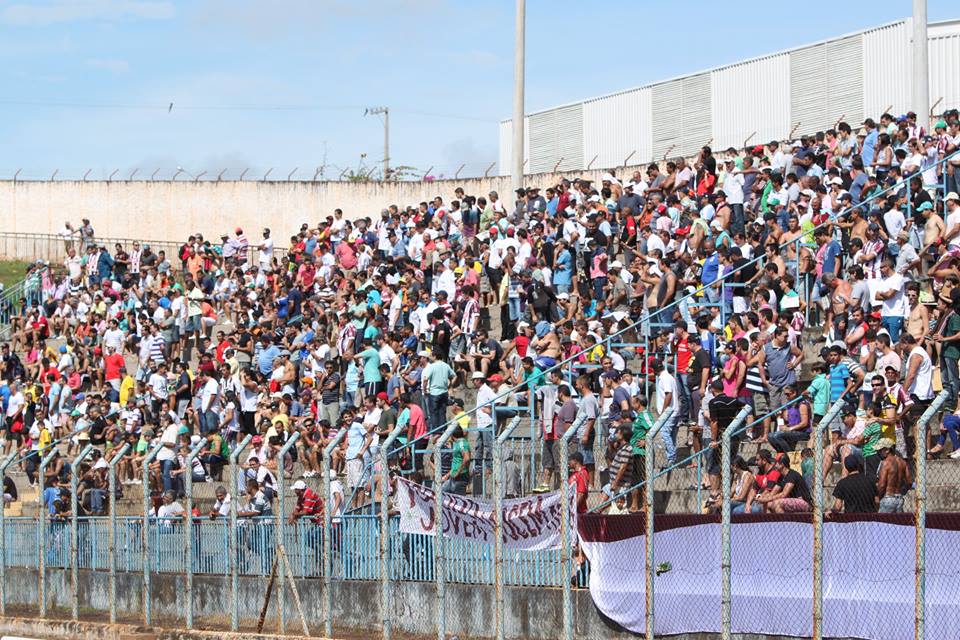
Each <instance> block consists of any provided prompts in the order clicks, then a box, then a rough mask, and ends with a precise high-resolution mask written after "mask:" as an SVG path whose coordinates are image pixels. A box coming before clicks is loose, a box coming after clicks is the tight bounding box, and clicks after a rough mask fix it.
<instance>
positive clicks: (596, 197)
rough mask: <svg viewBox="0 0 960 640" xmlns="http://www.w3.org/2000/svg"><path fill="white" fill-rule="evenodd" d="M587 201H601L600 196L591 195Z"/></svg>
mask: <svg viewBox="0 0 960 640" xmlns="http://www.w3.org/2000/svg"><path fill="white" fill-rule="evenodd" d="M587 202H600V196H590V199H589V200H587Z"/></svg>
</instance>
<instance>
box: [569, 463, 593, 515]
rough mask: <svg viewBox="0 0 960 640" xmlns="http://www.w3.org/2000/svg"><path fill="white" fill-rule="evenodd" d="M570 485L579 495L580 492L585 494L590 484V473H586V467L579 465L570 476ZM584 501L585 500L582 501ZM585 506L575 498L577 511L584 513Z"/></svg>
mask: <svg viewBox="0 0 960 640" xmlns="http://www.w3.org/2000/svg"><path fill="white" fill-rule="evenodd" d="M570 486H572V487H573V488H574V489H576V491H577V495H578V496H579V495H580V494H581V493H583V494H586V493H587V491H588V487H589V486H590V475H589V474H588V473H587V468H586V467H580V468H579V469H577V470H576V471H574V472H573V475H571V476H570ZM584 502H586V501H584ZM586 511H587V508H586V504H584V505H582V506H581V505H580V500H579V499H578V500H577V513H586Z"/></svg>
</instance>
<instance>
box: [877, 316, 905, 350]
mask: <svg viewBox="0 0 960 640" xmlns="http://www.w3.org/2000/svg"><path fill="white" fill-rule="evenodd" d="M881 322H882V323H883V328H884V329H886V330H887V333H889V334H890V342H891V343H893V344H896V343H898V342H900V330H901V329H902V328H903V316H883V318H881Z"/></svg>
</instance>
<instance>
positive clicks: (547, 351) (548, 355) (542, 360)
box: [530, 325, 560, 368]
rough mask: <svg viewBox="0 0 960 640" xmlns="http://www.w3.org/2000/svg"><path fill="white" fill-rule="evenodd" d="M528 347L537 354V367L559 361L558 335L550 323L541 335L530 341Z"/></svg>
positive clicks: (548, 365) (549, 365) (546, 366)
mask: <svg viewBox="0 0 960 640" xmlns="http://www.w3.org/2000/svg"><path fill="white" fill-rule="evenodd" d="M530 348H531V349H533V350H534V351H535V352H536V353H537V354H538V355H537V359H536V364H537V366H538V367H541V368H549V367H552V366H553V365H555V364H556V363H557V362H559V361H560V336H558V335H557V332H556V329H554V328H553V326H552V325H551V326H550V330H549V331H547V333H545V334H544V335H543V337H541V338H537V339H535V340H534V341H533V342H531V343H530Z"/></svg>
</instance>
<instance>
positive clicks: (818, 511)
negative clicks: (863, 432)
mask: <svg viewBox="0 0 960 640" xmlns="http://www.w3.org/2000/svg"><path fill="white" fill-rule="evenodd" d="M844 404H845V401H844V399H843V398H840V399H839V400H837V401H836V402H834V403H833V405H831V407H830V410H829V411H827V415H825V416H824V417H823V419H822V420H820V424H817V425H815V426H814V428H813V638H814V639H815V640H823V432H824V431H825V430H827V429H829V428H830V424H831V423H832V422H833V421H834V420H835V419H836V418H837V416H838V415H839V414H840V410H841V409H842V408H843V405H844Z"/></svg>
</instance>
